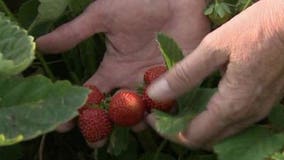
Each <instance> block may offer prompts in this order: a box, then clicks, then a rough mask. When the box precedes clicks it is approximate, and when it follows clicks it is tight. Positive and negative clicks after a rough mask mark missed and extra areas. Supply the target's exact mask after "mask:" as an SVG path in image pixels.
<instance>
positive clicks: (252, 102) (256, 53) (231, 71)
mask: <svg viewBox="0 0 284 160" xmlns="http://www.w3.org/2000/svg"><path fill="white" fill-rule="evenodd" d="M260 11H261V12H260ZM283 15H284V1H283V0H276V1H273V2H272V1H269V0H262V1H259V2H257V3H256V4H255V5H253V6H252V7H250V8H248V9H247V10H245V11H244V12H242V13H240V14H239V15H237V16H236V17H234V18H233V19H232V20H230V21H229V22H228V23H226V24H224V25H223V26H221V27H220V28H218V29H217V30H215V31H214V32H212V33H210V34H208V35H207V36H206V37H205V38H204V39H203V41H202V42H201V44H200V45H199V46H198V47H197V48H196V49H195V50H194V51H193V52H192V53H191V54H190V55H188V56H187V57H186V58H185V59H184V60H182V61H181V62H179V63H178V64H177V65H176V66H175V67H174V68H173V69H171V70H170V71H169V72H168V73H167V74H165V75H164V77H162V78H161V79H159V80H157V81H156V82H154V83H153V84H152V85H151V86H150V87H149V90H148V94H149V96H150V97H152V98H153V99H155V100H159V101H165V100H169V99H173V98H176V97H177V96H179V95H181V94H182V93H184V92H186V91H188V90H190V89H192V88H193V87H194V86H196V85H198V84H199V83H200V82H201V81H202V80H203V79H204V78H205V77H206V76H208V75H209V74H210V73H212V72H213V71H215V70H217V69H220V68H223V67H224V65H225V66H226V70H225V74H224V76H223V78H222V80H221V81H220V83H219V86H218V91H217V92H216V94H215V95H214V96H213V97H212V98H211V100H210V101H209V103H208V105H207V109H206V110H205V111H203V112H202V113H201V114H199V115H198V116H197V117H196V118H194V119H193V120H192V121H191V122H190V124H189V125H188V127H187V130H186V131H182V132H180V133H178V134H177V135H162V136H164V137H167V138H169V139H170V140H172V141H175V142H178V143H181V144H183V145H186V146H189V147H192V148H210V147H211V146H212V145H213V144H214V143H216V142H218V141H220V140H221V139H223V138H225V137H228V136H231V135H233V134H236V133H238V132H240V131H241V130H243V129H245V128H247V127H248V126H250V125H251V124H253V123H255V122H257V121H259V120H261V119H263V118H264V117H265V116H267V115H268V113H269V112H270V110H271V108H272V105H273V104H274V103H275V102H276V101H279V100H280V98H281V97H282V96H283V95H284V27H283V26H284V17H283ZM147 119H148V122H149V123H150V125H151V126H152V127H153V128H155V117H154V116H153V115H149V116H148V118H147Z"/></svg>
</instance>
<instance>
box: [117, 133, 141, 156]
mask: <svg viewBox="0 0 284 160" xmlns="http://www.w3.org/2000/svg"><path fill="white" fill-rule="evenodd" d="M128 143H129V144H130V145H131V146H130V147H127V149H126V150H125V151H124V152H122V153H121V154H120V155H119V156H117V157H116V158H117V159H118V160H134V159H137V157H138V153H139V152H140V150H139V149H140V148H139V147H140V146H138V144H139V143H138V142H137V140H136V139H135V137H134V136H133V135H131V134H129V142H128Z"/></svg>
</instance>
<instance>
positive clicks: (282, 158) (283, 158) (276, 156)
mask: <svg viewBox="0 0 284 160" xmlns="http://www.w3.org/2000/svg"><path fill="white" fill-rule="evenodd" d="M269 160H284V153H280V152H276V153H273V154H272V156H271V157H270V158H269Z"/></svg>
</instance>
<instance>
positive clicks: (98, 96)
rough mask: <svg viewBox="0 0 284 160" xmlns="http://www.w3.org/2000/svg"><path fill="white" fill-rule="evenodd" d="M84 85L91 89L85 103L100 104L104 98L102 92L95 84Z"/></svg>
mask: <svg viewBox="0 0 284 160" xmlns="http://www.w3.org/2000/svg"><path fill="white" fill-rule="evenodd" d="M85 87H87V88H89V89H91V92H90V93H89V95H88V99H87V102H86V104H100V103H101V101H102V100H103V99H105V96H104V94H103V93H102V92H101V91H100V90H99V89H98V88H97V87H96V86H93V85H86V86H85Z"/></svg>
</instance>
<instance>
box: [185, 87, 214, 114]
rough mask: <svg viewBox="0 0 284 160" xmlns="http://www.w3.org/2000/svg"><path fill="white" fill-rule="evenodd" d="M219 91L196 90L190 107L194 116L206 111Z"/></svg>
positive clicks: (210, 89) (209, 89)
mask: <svg viewBox="0 0 284 160" xmlns="http://www.w3.org/2000/svg"><path fill="white" fill-rule="evenodd" d="M216 91H217V89H212V88H199V89H197V90H196V93H195V96H194V98H193V101H192V103H190V105H189V109H190V112H191V113H192V114H195V115H196V114H198V113H200V112H202V111H204V110H205V109H206V106H207V104H208V102H209V100H210V99H211V97H212V96H213V95H214V94H215V92H216Z"/></svg>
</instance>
